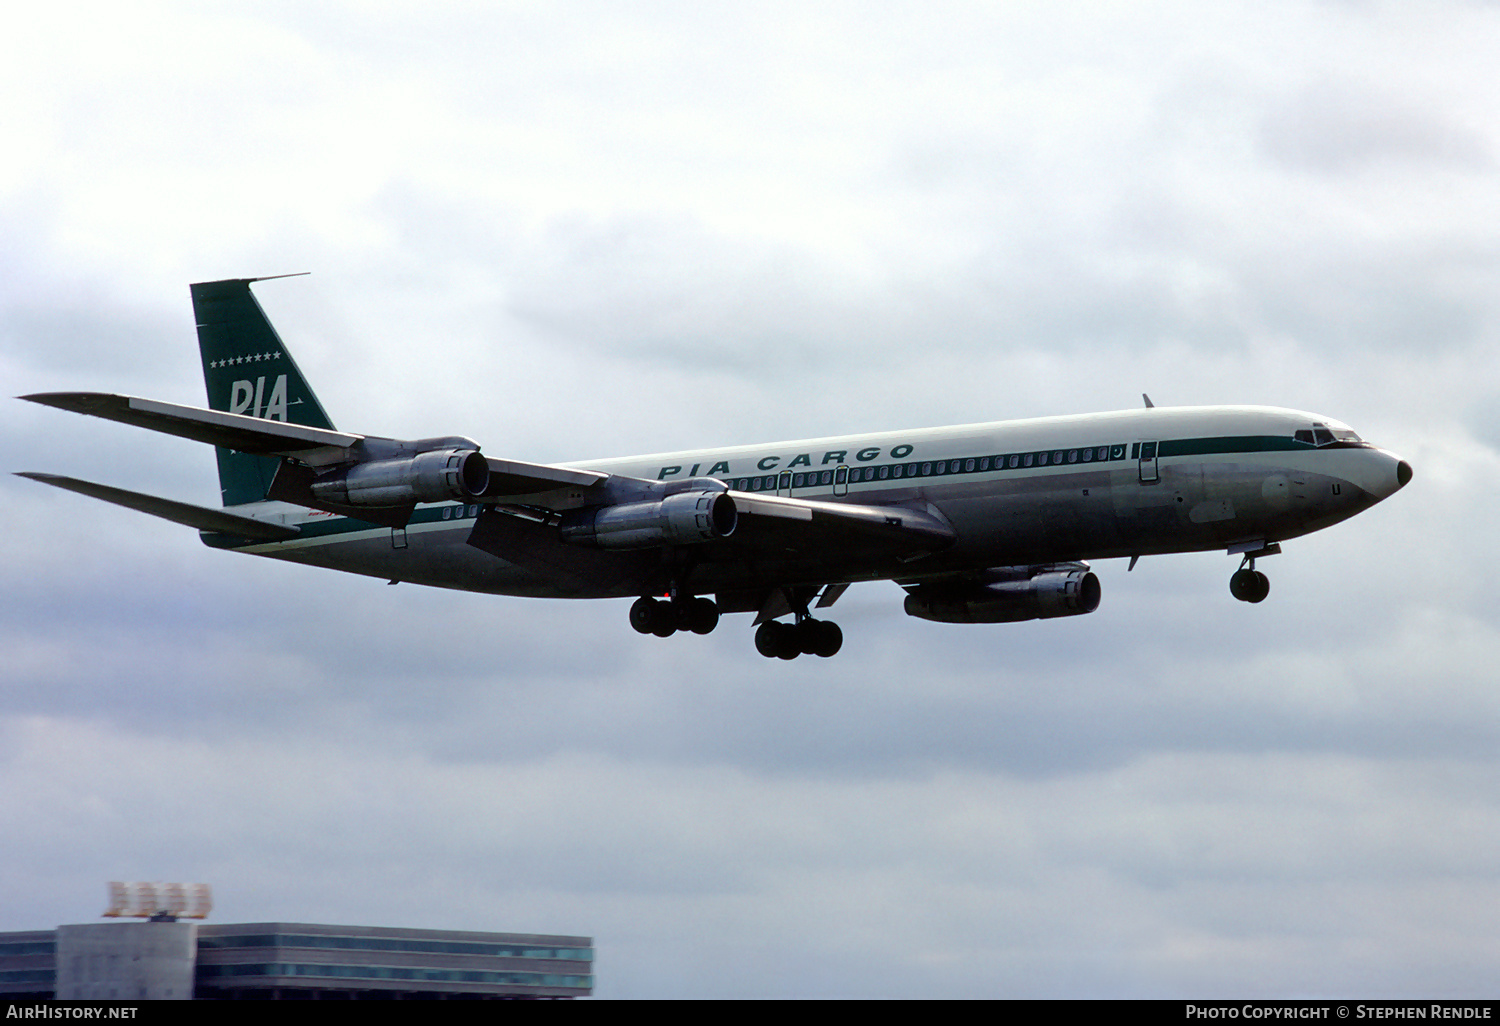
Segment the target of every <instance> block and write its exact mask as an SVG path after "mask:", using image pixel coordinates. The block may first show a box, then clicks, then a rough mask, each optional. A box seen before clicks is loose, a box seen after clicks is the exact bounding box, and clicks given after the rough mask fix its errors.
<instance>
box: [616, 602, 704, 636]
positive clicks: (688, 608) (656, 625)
mask: <svg viewBox="0 0 1500 1026" xmlns="http://www.w3.org/2000/svg"><path fill="white" fill-rule="evenodd" d="M718 625H719V607H718V606H717V605H715V603H714V600H713V599H706V598H692V597H688V598H679V599H672V600H671V601H663V600H661V599H654V598H651V597H649V596H647V597H645V598H638V599H636V600H635V605H633V606H631V607H630V626H632V627H634V628H635V629H636V630H638V631H640V632H641V633H642V634H655V635H656V636H657V637H658V638H670V637H671V636H672V635H673V634H676V633H677V632H678V631H692V632H693V633H694V634H709V633H711V632H712V631H713V629H714V628H715V627H717V626H718Z"/></svg>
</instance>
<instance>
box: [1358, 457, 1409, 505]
mask: <svg viewBox="0 0 1500 1026" xmlns="http://www.w3.org/2000/svg"><path fill="white" fill-rule="evenodd" d="M1367 452H1368V453H1369V458H1368V459H1365V460H1361V461H1360V465H1359V467H1358V468H1357V472H1356V473H1355V474H1354V475H1353V483H1354V484H1356V485H1358V486H1359V487H1360V488H1363V489H1364V490H1365V491H1366V492H1368V493H1369V494H1370V496H1371V497H1372V498H1374V499H1375V501H1376V502H1379V501H1380V500H1381V499H1384V498H1386V497H1387V496H1390V495H1394V494H1396V493H1397V492H1399V491H1400V490H1401V489H1403V488H1405V487H1406V486H1407V484H1409V483H1410V482H1411V464H1410V463H1408V462H1406V461H1405V460H1403V459H1402V458H1401V457H1400V456H1397V455H1396V454H1395V453H1393V452H1386V451H1385V450H1384V449H1371V450H1367Z"/></svg>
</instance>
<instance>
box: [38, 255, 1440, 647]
mask: <svg viewBox="0 0 1500 1026" xmlns="http://www.w3.org/2000/svg"><path fill="white" fill-rule="evenodd" d="M275 277H289V276H287V275H276V276H275ZM266 280H269V279H268V278H235V279H229V280H224V281H212V282H200V283H197V284H194V285H192V286H190V292H191V295H192V302H193V312H194V315H195V320H196V323H197V332H198V344H199V349H200V352H201V356H202V361H203V375H204V381H205V384H206V386H207V391H208V407H207V408H206V409H205V408H201V407H193V406H183V405H178V404H174V403H167V402H158V401H156V400H151V399H142V398H138V397H134V396H124V395H112V394H105V393H94V392H51V393H41V394H36V395H26V396H20V397H19V398H22V399H26V400H29V401H31V402H36V403H41V404H43V405H46V406H53V407H56V408H58V409H62V410H69V411H72V412H75V413H82V414H88V415H92V416H96V417H103V418H106V419H109V420H115V421H120V422H122V423H126V424H133V425H136V426H139V427H143V428H147V429H149V430H152V431H159V432H163V433H165V434H169V435H176V436H179V437H183V438H190V439H195V440H197V441H201V442H206V443H208V444H210V445H213V446H215V447H216V450H217V457H218V469H219V484H220V490H221V492H222V499H223V508H222V509H210V508H207V507H202V506H195V505H190V504H187V503H182V502H176V501H173V500H169V499H163V498H157V497H155V496H151V495H144V494H141V493H138V492H131V491H126V490H124V489H121V488H114V487H111V486H107V485H102V484H95V483H93V482H89V481H83V480H79V479H76V478H71V477H63V476H60V475H55V474H42V473H29V472H28V473H23V474H21V476H23V477H28V478H31V479H33V480H36V481H40V482H43V483H45V484H49V485H54V486H56V487H59V488H64V489H67V490H70V491H75V492H80V493H82V494H84V495H89V496H92V497H94V498H97V499H102V500H104V501H106V502H111V503H115V504H117V505H121V506H126V507H129V508H131V509H134V510H138V511H140V512H144V513H149V514H151V515H153V516H157V517H162V518H164V519H167V520H170V521H174V522H176V523H179V524H183V525H186V526H189V527H196V528H198V530H199V532H200V536H201V538H202V541H203V542H204V544H206V545H208V546H210V547H212V548H218V549H228V550H231V551H235V552H244V553H250V554H252V555H257V556H269V557H271V558H273V559H284V560H289V561H292V562H297V563H306V564H311V565H313V566H321V567H327V568H330V569H334V570H342V571H346V572H350V573H357V574H365V575H369V576H373V577H379V578H384V579H386V580H388V581H389V582H390V583H392V584H395V583H398V582H402V581H408V582H413V583H417V584H424V585H430V586H434V587H442V588H455V589H461V590H466V591H476V592H487V593H492V594H501V595H517V596H533V597H551V598H634V599H635V602H634V603H633V604H632V605H631V607H630V617H629V619H630V624H631V626H632V627H634V628H635V630H637V631H639V632H640V633H642V634H654V635H657V636H659V637H670V636H671V635H673V634H675V633H677V632H679V631H689V632H693V633H696V634H707V633H709V632H710V631H712V630H714V628H715V627H716V626H717V624H718V622H719V618H720V616H721V614H726V613H754V614H755V619H754V624H753V625H754V626H755V627H756V631H755V647H756V649H757V650H758V651H759V652H760V653H761V654H762V655H764V656H767V657H770V658H780V659H793V658H796V657H797V656H799V655H803V654H808V655H818V656H823V657H828V656H832V655H834V654H835V653H837V652H838V651H839V649H840V647H841V646H842V644H843V632H842V631H841V630H840V628H839V627H838V626H837V624H835V623H833V622H832V621H830V620H826V619H819V618H817V616H816V615H815V611H817V612H820V611H822V610H824V609H827V608H828V607H830V606H832V605H833V604H834V603H835V602H836V601H837V600H838V599H839V597H840V596H842V595H843V594H844V591H845V590H846V589H847V588H848V587H849V586H850V585H851V584H854V583H857V582H861V581H880V580H890V581H894V582H895V583H896V584H898V585H899V586H901V587H902V588H903V589H905V591H906V598H905V603H904V609H905V612H906V613H908V614H909V615H911V616H914V617H919V618H922V619H926V620H933V621H938V622H942V623H967V624H973V623H1010V622H1019V621H1025V620H1033V619H1046V618H1051V617H1060V616H1078V615H1082V614H1086V613H1091V612H1093V611H1094V610H1095V609H1097V608H1098V606H1099V602H1100V595H1101V588H1100V584H1099V580H1098V577H1097V576H1096V575H1095V574H1094V573H1093V572H1092V570H1091V569H1090V567H1089V563H1088V560H1098V559H1110V558H1124V557H1129V559H1130V568H1131V569H1133V568H1134V567H1135V564H1136V561H1137V560H1138V559H1140V558H1141V557H1142V556H1148V555H1160V554H1165V553H1174V552H1197V551H1209V550H1214V549H1222V550H1224V551H1225V552H1227V553H1228V554H1229V555H1231V556H1239V557H1240V565H1239V568H1238V569H1237V570H1236V571H1235V572H1234V573H1233V575H1232V576H1231V577H1230V582H1229V588H1230V592H1231V594H1232V595H1233V596H1234V597H1235V598H1236V599H1239V600H1241V601H1244V602H1249V603H1256V602H1260V601H1262V600H1264V599H1265V598H1266V596H1267V595H1268V594H1269V592H1270V582H1269V580H1268V579H1267V577H1266V575H1265V574H1264V573H1263V572H1262V571H1260V570H1257V569H1256V560H1258V559H1262V558H1264V557H1267V556H1271V555H1275V554H1277V553H1279V552H1280V551H1281V542H1283V541H1286V540H1288V539H1291V538H1296V537H1299V536H1301V535H1304V534H1308V533H1309V532H1312V531H1317V530H1321V529H1323V528H1325V527H1329V526H1331V525H1333V524H1336V523H1339V522H1340V521H1343V520H1346V519H1348V518H1349V517H1352V516H1354V515H1355V514H1356V513H1359V512H1361V511H1363V510H1365V509H1368V508H1369V507H1371V506H1373V505H1374V504H1375V503H1377V502H1379V501H1380V500H1382V499H1384V498H1386V497H1387V496H1389V495H1391V494H1393V493H1394V492H1396V491H1397V490H1398V489H1400V488H1402V487H1404V486H1405V485H1406V484H1407V483H1408V482H1409V481H1410V480H1411V476H1412V468H1411V465H1410V464H1409V463H1407V462H1406V461H1405V460H1403V459H1401V458H1400V457H1399V456H1397V455H1395V454H1394V453H1391V452H1387V451H1386V450H1384V449H1380V448H1377V447H1376V446H1374V445H1372V444H1370V443H1368V442H1366V441H1364V440H1362V439H1361V438H1360V437H1359V435H1357V434H1356V433H1355V432H1354V431H1353V430H1352V429H1351V428H1350V427H1349V426H1348V425H1346V424H1343V423H1340V422H1339V421H1336V420H1333V419H1331V418H1329V417H1325V416H1321V415H1318V414H1313V413H1303V412H1299V411H1296V410H1287V409H1278V408H1272V407H1259V406H1211V407H1185V408H1165V407H1163V408H1158V407H1156V406H1154V405H1153V404H1152V403H1151V400H1150V398H1149V397H1147V396H1145V395H1143V396H1142V398H1143V399H1144V400H1145V405H1144V407H1143V408H1140V409H1132V410H1123V411H1117V412H1112V413H1096V414H1086V415H1081V416H1057V417H1044V418H1040V419H1032V420H1013V421H1001V422H998V423H988V424H968V425H963V426H958V427H945V428H918V429H914V430H909V431H893V432H882V433H877V434H865V435H849V436H841V437H833V438H818V439H806V440H800V441H790V442H775V443H768V444H760V445H744V446H731V447H728V448H714V449H701V450H690V451H686V452H674V453H661V454H656V455H647V456H633V457H625V458H616V459H597V460H583V461H579V462H576V463H563V464H542V463H527V462H523V461H520V460H513V459H508V458H500V457H495V456H489V455H484V454H481V452H480V446H479V443H478V442H475V441H473V440H471V439H469V438H465V437H461V436H445V437H441V438H422V439H415V440H403V439H395V438H383V437H379V436H375V435H360V434H353V433H350V432H345V431H340V430H337V429H336V428H334V426H333V423H332V421H331V420H330V419H329V417H328V415H327V414H326V413H325V412H324V410H323V407H322V405H321V404H320V403H319V401H318V399H317V397H316V395H314V393H313V391H312V389H311V388H310V387H309V386H308V383H307V381H306V379H305V378H304V377H303V375H302V373H301V371H299V370H298V368H297V365H296V363H295V362H294V361H293V359H292V356H291V353H290V352H288V350H287V348H286V346H285V345H284V344H283V343H282V341H281V339H280V337H279V336H278V335H277V333H276V331H275V329H274V328H273V327H272V326H271V322H270V321H269V319H268V318H267V317H266V315H265V312H264V311H263V310H262V309H261V306H260V304H259V302H258V301H257V300H256V298H255V296H254V295H253V294H252V292H251V290H250V285H251V284H252V283H254V282H258V281H266Z"/></svg>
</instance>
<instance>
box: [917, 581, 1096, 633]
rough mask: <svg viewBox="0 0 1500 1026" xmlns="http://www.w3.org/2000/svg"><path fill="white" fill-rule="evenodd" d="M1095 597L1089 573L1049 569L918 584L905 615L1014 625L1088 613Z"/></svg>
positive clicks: (943, 621)
mask: <svg viewBox="0 0 1500 1026" xmlns="http://www.w3.org/2000/svg"><path fill="white" fill-rule="evenodd" d="M1099 596H1100V588H1099V578H1097V577H1095V576H1094V575H1093V573H1092V572H1091V571H1089V570H1085V569H1069V570H1053V571H1048V572H1045V573H1040V574H1037V575H1036V576H1034V577H1025V576H1021V577H1017V578H1016V579H1014V580H999V581H992V582H990V583H987V584H986V583H973V584H961V585H947V584H927V585H922V586H921V587H918V588H915V589H913V590H912V591H911V592H910V593H909V594H908V595H907V596H906V613H907V615H908V616H915V617H920V618H921V619H923V620H936V621H937V622H939V623H1015V622H1018V621H1020V620H1046V619H1050V618H1051V617H1054V616H1081V615H1083V614H1084V613H1092V612H1093V611H1094V610H1096V609H1098V608H1099Z"/></svg>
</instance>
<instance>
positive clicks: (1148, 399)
mask: <svg viewBox="0 0 1500 1026" xmlns="http://www.w3.org/2000/svg"><path fill="white" fill-rule="evenodd" d="M1141 398H1142V399H1144V400H1146V409H1148V410H1154V409H1156V404H1155V403H1153V402H1152V401H1151V397H1150V396H1149V395H1147V394H1146V393H1145V392H1142V393H1141Z"/></svg>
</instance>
